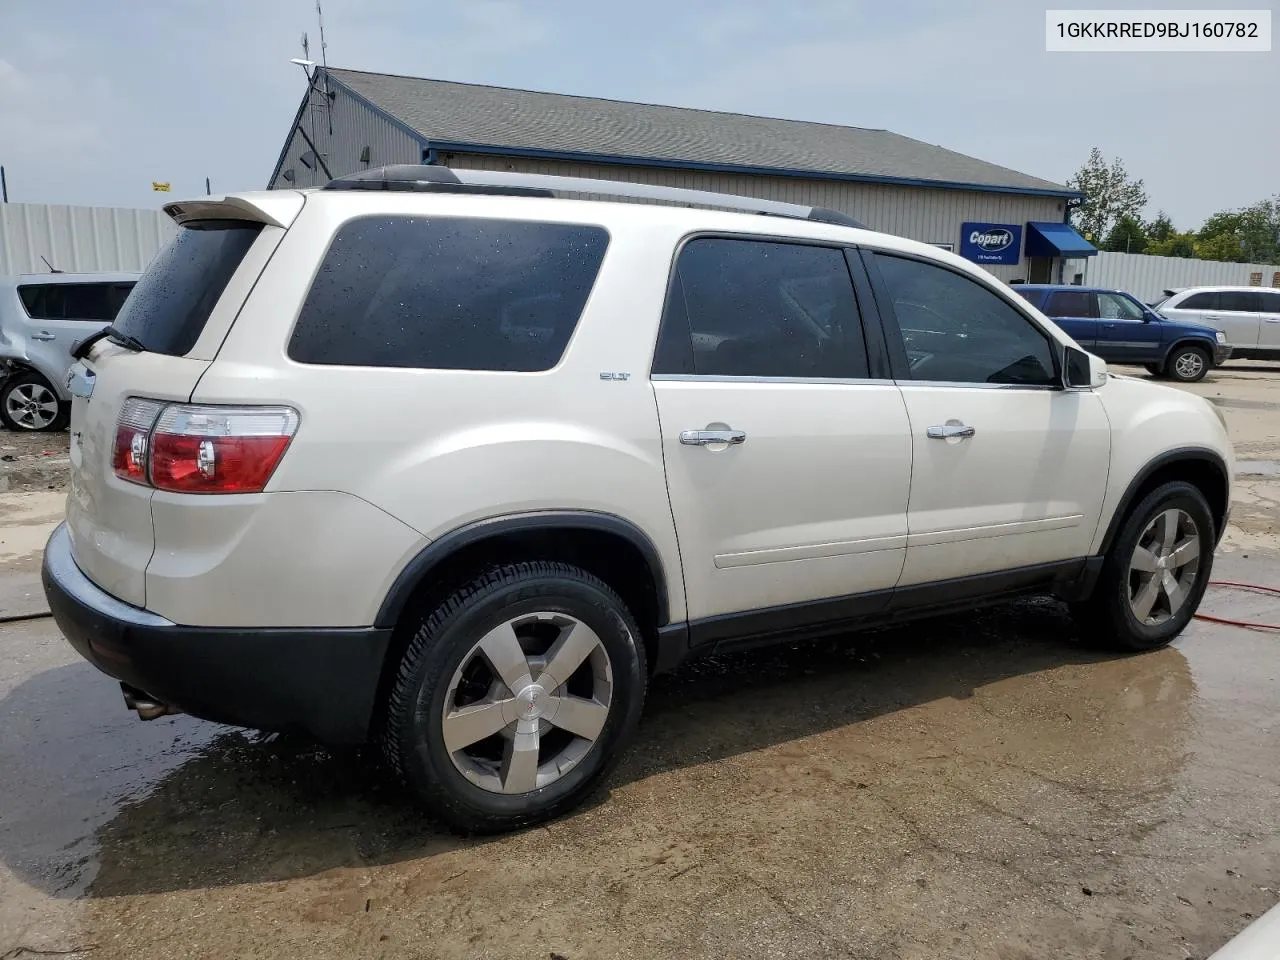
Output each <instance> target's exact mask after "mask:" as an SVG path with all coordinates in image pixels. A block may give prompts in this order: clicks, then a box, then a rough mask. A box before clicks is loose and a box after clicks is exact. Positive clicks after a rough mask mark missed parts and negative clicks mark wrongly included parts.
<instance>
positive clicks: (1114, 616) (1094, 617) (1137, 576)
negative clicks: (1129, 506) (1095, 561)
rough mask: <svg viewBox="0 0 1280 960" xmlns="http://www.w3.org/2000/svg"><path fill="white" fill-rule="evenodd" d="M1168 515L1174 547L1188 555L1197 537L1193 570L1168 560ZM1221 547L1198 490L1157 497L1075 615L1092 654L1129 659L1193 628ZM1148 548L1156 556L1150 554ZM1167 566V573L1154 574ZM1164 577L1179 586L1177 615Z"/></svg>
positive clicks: (1118, 541) (1122, 534)
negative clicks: (1106, 651) (1109, 652)
mask: <svg viewBox="0 0 1280 960" xmlns="http://www.w3.org/2000/svg"><path fill="white" fill-rule="evenodd" d="M1169 514H1174V515H1175V522H1176V529H1175V530H1174V533H1173V536H1172V543H1173V545H1174V546H1175V547H1177V546H1182V547H1183V548H1185V546H1186V544H1187V541H1188V539H1189V538H1190V537H1191V536H1195V537H1196V541H1197V546H1196V548H1195V551H1194V557H1193V559H1192V561H1191V562H1192V563H1194V568H1193V569H1188V567H1189V566H1190V563H1188V564H1184V565H1179V566H1174V564H1176V563H1177V560H1178V559H1179V556H1178V555H1177V554H1175V555H1174V557H1173V558H1172V559H1163V557H1164V555H1165V554H1166V553H1167V552H1168V551H1167V546H1168V544H1169V542H1170V538H1169V536H1168V535H1167V532H1166V531H1167V526H1166V521H1165V518H1166V516H1168V515H1169ZM1153 534H1154V537H1153ZM1216 543H1217V535H1216V532H1215V530H1214V523H1213V515H1212V513H1211V512H1210V510H1209V504H1208V503H1207V502H1206V501H1205V498H1204V494H1202V493H1201V492H1200V491H1199V490H1198V489H1196V488H1195V487H1194V486H1192V485H1191V484H1189V483H1184V482H1182V481H1175V482H1172V483H1166V484H1163V485H1162V486H1160V487H1157V488H1156V489H1155V490H1153V491H1151V493H1149V494H1147V495H1146V496H1145V497H1143V498H1142V500H1141V501H1140V502H1139V503H1138V505H1137V506H1135V507H1134V508H1133V510H1132V511H1130V513H1129V515H1128V516H1127V517H1126V518H1125V520H1124V523H1123V524H1122V525H1121V527H1120V531H1119V533H1118V534H1117V535H1116V538H1115V542H1114V543H1113V544H1112V545H1111V551H1110V552H1109V553H1108V554H1107V557H1106V559H1105V560H1104V561H1103V565H1102V573H1101V574H1100V575H1099V577H1098V582H1097V584H1096V585H1095V587H1094V591H1093V596H1092V597H1090V598H1089V600H1087V601H1085V602H1084V603H1080V604H1076V605H1074V606H1073V607H1072V612H1073V613H1074V614H1075V616H1076V620H1077V622H1078V623H1079V625H1080V628H1081V638H1082V639H1083V640H1084V641H1085V642H1086V643H1088V644H1090V645H1091V646H1103V647H1110V648H1112V649H1119V650H1129V651H1141V650H1155V649H1157V648H1159V647H1163V646H1164V645H1165V644H1167V643H1169V641H1171V640H1172V639H1173V638H1174V637H1176V636H1177V635H1178V634H1179V633H1181V632H1182V630H1183V629H1184V628H1185V627H1186V625H1187V624H1188V623H1189V622H1190V621H1191V617H1192V616H1193V615H1194V614H1195V612H1196V608H1197V607H1198V606H1199V605H1200V600H1201V598H1202V597H1203V596H1204V591H1205V587H1206V586H1207V585H1208V583H1209V575H1210V571H1211V570H1212V567H1213V548H1214V545H1215V544H1216ZM1148 546H1151V547H1152V549H1150V550H1147V547H1148ZM1139 548H1141V549H1143V550H1146V553H1147V555H1148V557H1149V558H1150V559H1142V560H1140V559H1139V554H1138V550H1139ZM1162 559H1163V563H1165V564H1167V568H1166V567H1165V566H1160V567H1157V566H1156V564H1158V563H1160V562H1161V561H1162ZM1183 559H1185V556H1184V557H1183ZM1153 561H1154V562H1153ZM1138 564H1140V565H1141V566H1142V568H1143V569H1139V568H1138ZM1148 565H1149V566H1151V567H1152V571H1151V572H1150V573H1149V574H1148V573H1147V572H1145V568H1146V566H1148ZM1166 577H1172V579H1173V582H1174V583H1176V584H1177V597H1176V599H1177V600H1178V602H1177V604H1176V607H1175V604H1174V600H1175V595H1174V594H1172V593H1171V592H1170V591H1169V589H1167V587H1166V586H1165V584H1167V583H1168V582H1169V581H1168V580H1167V579H1166ZM1153 581H1154V586H1153V585H1152V583H1153ZM1145 590H1150V591H1151V592H1150V593H1146V592H1144V591H1145ZM1147 600H1151V601H1152V605H1151V606H1150V607H1149V608H1148V609H1149V613H1148V614H1147V615H1146V616H1145V617H1143V618H1142V619H1139V612H1140V611H1141V609H1142V607H1143V606H1144V605H1145V602H1146V601H1147Z"/></svg>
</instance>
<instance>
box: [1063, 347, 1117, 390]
mask: <svg viewBox="0 0 1280 960" xmlns="http://www.w3.org/2000/svg"><path fill="white" fill-rule="evenodd" d="M1106 382H1107V364H1106V363H1105V361H1103V359H1102V358H1101V357H1095V356H1094V355H1093V354H1092V353H1085V351H1083V350H1081V349H1080V348H1079V347H1067V348H1066V349H1065V351H1064V354H1063V358H1062V386H1063V388H1064V389H1066V390H1092V389H1094V388H1095V387H1101V386H1102V385H1103V384H1105V383H1106Z"/></svg>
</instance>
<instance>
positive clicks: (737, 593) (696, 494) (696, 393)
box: [653, 378, 911, 619]
mask: <svg viewBox="0 0 1280 960" xmlns="http://www.w3.org/2000/svg"><path fill="white" fill-rule="evenodd" d="M653 388H654V392H655V393H656V394H657V397H658V414H659V418H660V419H661V421H662V444H663V449H664V451H665V453H666V460H667V484H668V488H669V490H670V493H671V510H672V513H673V514H674V515H675V519H676V529H677V530H678V531H679V535H680V552H681V556H682V557H683V560H684V578H685V589H686V590H687V591H688V603H689V617H690V618H691V619H697V618H699V617H708V616H715V615H717V614H724V613H733V612H735V611H740V610H750V609H753V608H756V607H766V606H775V605H778V604H784V603H798V602H801V601H804V600H818V599H822V598H824V597H834V596H841V595H844V594H848V593H853V592H855V591H857V592H860V591H864V590H865V591H870V590H884V589H887V588H890V587H892V586H894V585H895V584H896V583H897V582H898V577H899V575H900V574H901V573H902V563H903V560H904V558H905V557H906V547H907V493H908V490H909V489H910V485H911V440H910V431H909V429H908V425H907V414H906V409H905V407H904V405H903V402H902V394H901V392H900V391H899V390H898V388H897V387H896V386H894V385H892V384H887V385H871V384H846V383H838V382H832V383H826V384H823V383H812V382H809V383H781V382H779V383H768V382H752V381H750V380H742V381H735V380H732V379H724V380H705V379H701V378H699V380H697V381H682V380H656V381H655V382H654V384H653ZM716 423H719V424H723V425H727V426H728V427H731V428H733V429H735V430H742V431H745V432H746V434H747V439H746V441H745V442H744V443H742V444H739V445H734V446H726V445H716V446H712V447H704V446H690V445H686V444H682V443H681V442H680V433H681V431H683V430H702V429H706V428H707V427H708V426H709V425H711V424H716ZM855 585H856V586H855Z"/></svg>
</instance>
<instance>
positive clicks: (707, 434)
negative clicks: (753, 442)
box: [680, 430, 747, 447]
mask: <svg viewBox="0 0 1280 960" xmlns="http://www.w3.org/2000/svg"><path fill="white" fill-rule="evenodd" d="M680 442H681V443H683V444H686V445H688V446H691V447H706V446H710V445H711V444H713V443H729V444H737V443H746V442H747V435H746V433H744V432H743V431H741V430H685V431H683V432H682V433H681V434H680Z"/></svg>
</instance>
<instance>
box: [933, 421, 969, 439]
mask: <svg viewBox="0 0 1280 960" xmlns="http://www.w3.org/2000/svg"><path fill="white" fill-rule="evenodd" d="M977 432H978V431H977V430H975V429H974V428H973V427H970V426H968V425H967V424H963V423H944V424H942V425H940V426H936V427H930V428H929V429H928V430H926V431H925V433H926V434H927V435H928V437H929V439H930V440H951V439H953V438H958V439H960V440H964V439H965V438H967V437H972V436H973V435H974V434H976V433H977Z"/></svg>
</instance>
